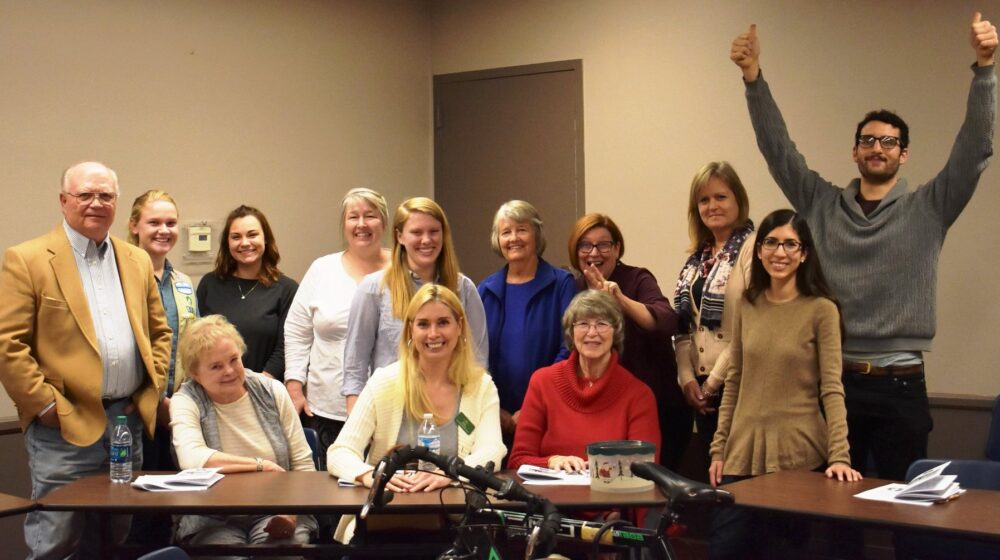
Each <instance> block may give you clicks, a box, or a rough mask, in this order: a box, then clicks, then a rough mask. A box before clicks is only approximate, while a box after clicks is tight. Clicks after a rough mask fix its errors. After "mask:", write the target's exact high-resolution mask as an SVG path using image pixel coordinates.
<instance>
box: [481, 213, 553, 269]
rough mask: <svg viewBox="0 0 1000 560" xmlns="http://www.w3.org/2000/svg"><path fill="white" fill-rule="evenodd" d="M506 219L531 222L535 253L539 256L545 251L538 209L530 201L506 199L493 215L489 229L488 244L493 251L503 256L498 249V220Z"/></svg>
mask: <svg viewBox="0 0 1000 560" xmlns="http://www.w3.org/2000/svg"><path fill="white" fill-rule="evenodd" d="M503 219H507V220H511V221H513V222H515V223H518V224H531V225H532V227H534V228H535V254H536V255H538V256H539V257H541V256H542V253H544V252H545V233H544V232H543V230H542V217H541V216H540V215H539V214H538V209H537V208H535V207H534V206H532V204H531V203H530V202H525V201H523V200H508V201H507V202H504V203H503V204H501V205H500V209H499V210H497V213H496V214H495V215H494V216H493V229H492V230H491V231H490V246H491V247H493V252H494V253H496V254H498V255H500V256H501V257H502V256H503V252H502V251H501V250H500V220H503Z"/></svg>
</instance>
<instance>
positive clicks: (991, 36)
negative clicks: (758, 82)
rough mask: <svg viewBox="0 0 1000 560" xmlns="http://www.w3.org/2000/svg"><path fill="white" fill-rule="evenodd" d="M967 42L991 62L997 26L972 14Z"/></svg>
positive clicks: (983, 59) (984, 62)
mask: <svg viewBox="0 0 1000 560" xmlns="http://www.w3.org/2000/svg"><path fill="white" fill-rule="evenodd" d="M969 43H971V44H972V48H973V49H974V50H975V51H976V63H977V64H979V65H980V66H990V65H991V64H993V52H994V51H996V49H997V28H996V26H995V25H993V24H992V23H990V22H989V21H986V20H984V19H983V14H981V13H979V12H976V13H975V15H973V16H972V26H971V28H970V30H969ZM734 45H735V43H734Z"/></svg>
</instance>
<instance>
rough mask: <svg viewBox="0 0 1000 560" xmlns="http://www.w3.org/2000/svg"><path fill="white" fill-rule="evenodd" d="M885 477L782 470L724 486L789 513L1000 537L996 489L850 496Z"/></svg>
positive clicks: (744, 500) (739, 499) (757, 504)
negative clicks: (954, 494) (902, 500)
mask: <svg viewBox="0 0 1000 560" xmlns="http://www.w3.org/2000/svg"><path fill="white" fill-rule="evenodd" d="M889 482H891V481H888V480H880V479H877V478H866V479H864V480H861V481H859V482H840V481H837V480H831V479H828V478H826V476H825V475H824V474H823V473H817V472H812V471H783V472H777V473H772V474H768V475H764V476H758V477H754V478H749V479H747V480H742V481H740V482H735V483H733V484H730V485H728V486H726V490H729V491H730V492H732V493H733V494H734V495H735V496H736V503H737V504H739V505H741V506H745V507H749V508H754V509H763V510H768V511H774V512H781V513H787V514H792V515H804V516H808V517H813V518H820V519H825V520H830V521H841V522H848V523H861V524H865V525H870V526H876V527H887V528H895V529H899V528H902V529H916V530H919V531H934V532H939V533H947V534H948V535H949V536H955V537H962V538H967V539H975V540H980V541H1000V492H994V491H990V490H976V489H969V490H967V491H966V493H965V494H963V495H962V496H960V497H959V498H958V499H956V500H952V501H950V502H947V503H943V504H934V505H932V506H920V505H911V504H894V503H887V502H876V501H872V500H862V499H861V498H855V497H854V495H855V494H857V493H858V492H863V491H865V490H869V489H871V488H875V487H877V486H882V485H884V484H889Z"/></svg>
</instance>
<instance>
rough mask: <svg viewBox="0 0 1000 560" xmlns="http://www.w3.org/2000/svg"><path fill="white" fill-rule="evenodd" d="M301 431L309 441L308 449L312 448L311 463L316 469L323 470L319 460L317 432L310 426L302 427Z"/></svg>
mask: <svg viewBox="0 0 1000 560" xmlns="http://www.w3.org/2000/svg"><path fill="white" fill-rule="evenodd" d="M302 431H303V432H305V433H306V441H307V442H309V449H312V453H313V465H315V466H316V470H318V471H321V470H323V468H322V467H321V466H320V461H319V434H317V433H316V430H314V429H312V428H302Z"/></svg>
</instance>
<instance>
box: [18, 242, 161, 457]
mask: <svg viewBox="0 0 1000 560" xmlns="http://www.w3.org/2000/svg"><path fill="white" fill-rule="evenodd" d="M111 243H112V246H113V248H114V251H115V258H116V261H117V264H118V273H119V275H120V276H121V284H122V293H123V295H124V297H125V308H126V310H127V312H128V317H129V322H130V323H131V325H132V332H133V334H134V335H135V341H136V344H137V346H138V348H139V354H140V355H141V357H142V363H143V365H144V366H145V370H146V372H145V373H146V378H145V380H144V381H143V384H142V385H141V386H140V387H139V389H138V390H137V391H136V392H135V393H134V394H133V395H132V400H133V402H134V403H135V405H136V407H137V409H138V412H139V415H140V416H141V417H142V421H143V423H144V424H145V426H146V434H147V435H148V436H150V437H152V435H153V430H154V429H155V426H156V410H157V405H158V403H159V398H160V394H161V393H162V392H163V386H164V383H165V377H166V371H167V367H168V365H169V363H170V337H171V332H170V327H169V326H168V325H167V320H166V317H165V315H164V312H163V305H162V304H161V303H160V295H159V290H158V288H157V284H156V279H155V278H154V277H153V265H152V263H151V262H150V260H149V255H147V254H146V252H145V251H143V250H142V249H139V248H138V247H134V246H132V245H129V244H128V243H125V242H124V241H122V240H120V239H116V238H113V237H112V238H111ZM102 381H103V368H102V364H101V355H100V350H99V346H98V342H97V336H96V333H95V329H94V322H93V320H92V319H91V316H90V309H89V305H88V303H87V297H86V295H85V294H84V291H83V283H82V282H81V280H80V273H79V271H78V270H77V266H76V260H75V258H74V256H73V249H72V248H71V247H70V244H69V238H68V237H67V236H66V232H65V231H64V230H63V226H62V225H61V224H60V225H59V226H58V227H56V228H55V229H54V230H52V231H50V232H49V233H47V234H45V235H43V236H41V237H38V238H35V239H32V240H30V241H26V242H24V243H22V244H20V245H17V246H15V247H11V248H9V249H7V251H6V254H5V256H4V264H3V270H2V271H0V382H2V383H3V385H4V388H5V389H6V390H7V394H8V395H10V398H11V399H12V400H13V401H14V404H15V405H16V406H17V412H18V416H19V418H20V421H21V429H23V430H26V429H27V428H28V425H30V424H31V422H32V421H33V420H34V419H35V417H36V415H37V414H38V413H39V412H40V411H41V410H42V409H43V408H44V407H45V406H46V405H47V404H48V403H50V402H52V400H53V399H55V402H56V411H57V413H58V414H59V421H60V423H61V425H62V436H63V439H65V440H66V441H67V442H69V443H72V444H74V445H78V446H87V445H91V444H93V443H94V442H96V441H97V440H98V439H100V438H101V436H102V435H103V434H104V432H105V430H106V427H107V420H106V418H105V414H104V407H103V406H102V405H101V385H102Z"/></svg>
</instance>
